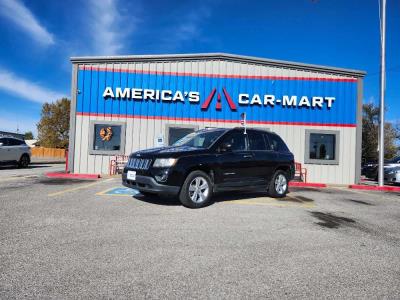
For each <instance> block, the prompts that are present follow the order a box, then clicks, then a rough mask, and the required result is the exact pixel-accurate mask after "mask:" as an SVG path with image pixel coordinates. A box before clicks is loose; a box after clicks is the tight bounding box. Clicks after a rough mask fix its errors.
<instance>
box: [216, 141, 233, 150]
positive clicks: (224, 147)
mask: <svg viewBox="0 0 400 300" xmlns="http://www.w3.org/2000/svg"><path fill="white" fill-rule="evenodd" d="M219 151H220V152H231V151H232V144H231V143H229V142H226V143H222V145H221V146H220V147H219Z"/></svg>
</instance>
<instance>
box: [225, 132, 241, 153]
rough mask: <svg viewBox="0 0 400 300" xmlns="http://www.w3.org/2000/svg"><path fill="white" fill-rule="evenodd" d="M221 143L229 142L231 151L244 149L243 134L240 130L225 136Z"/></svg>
mask: <svg viewBox="0 0 400 300" xmlns="http://www.w3.org/2000/svg"><path fill="white" fill-rule="evenodd" d="M222 143H230V144H231V145H232V147H231V149H232V151H242V150H246V141H245V135H244V134H243V133H242V132H234V133H231V134H229V135H228V136H227V137H225V138H224V139H223V141H222Z"/></svg>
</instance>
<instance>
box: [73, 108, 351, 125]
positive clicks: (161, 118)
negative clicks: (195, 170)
mask: <svg viewBox="0 0 400 300" xmlns="http://www.w3.org/2000/svg"><path fill="white" fill-rule="evenodd" d="M76 115H77V116H86V117H104V118H111V117H113V118H127V119H147V120H164V121H169V120H171V121H188V122H199V121H201V122H214V123H218V122H219V123H238V124H239V123H240V120H218V119H207V118H175V117H164V116H141V115H125V114H98V113H86V112H77V113H76ZM246 123H247V124H271V125H302V126H325V127H357V125H356V124H335V123H312V122H274V121H249V120H246Z"/></svg>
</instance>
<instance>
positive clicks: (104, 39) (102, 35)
mask: <svg viewBox="0 0 400 300" xmlns="http://www.w3.org/2000/svg"><path fill="white" fill-rule="evenodd" d="M89 3H90V7H89V9H90V14H91V17H90V18H89V19H90V20H91V21H90V24H89V25H90V35H91V39H92V48H93V51H94V52H95V54H96V55H116V54H120V53H121V51H122V50H123V49H124V45H125V44H126V42H125V38H126V37H127V36H128V35H129V34H131V33H132V31H133V29H134V27H135V25H136V23H137V19H136V18H135V17H132V16H130V17H129V18H128V16H127V15H125V12H124V11H122V10H119V9H118V8H119V7H123V5H118V0H91V1H90V2H89Z"/></svg>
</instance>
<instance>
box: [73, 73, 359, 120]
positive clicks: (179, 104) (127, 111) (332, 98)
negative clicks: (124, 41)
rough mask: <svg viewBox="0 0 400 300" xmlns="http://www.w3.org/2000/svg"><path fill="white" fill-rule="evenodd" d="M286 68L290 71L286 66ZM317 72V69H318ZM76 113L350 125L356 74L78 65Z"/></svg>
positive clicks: (174, 118)
mask: <svg viewBox="0 0 400 300" xmlns="http://www.w3.org/2000/svg"><path fill="white" fill-rule="evenodd" d="M288 72H289V71H288ZM318 76H321V75H318ZM77 88H78V89H79V90H81V91H82V93H81V94H79V95H77V113H78V115H79V114H81V115H93V116H95V115H99V116H107V117H114V116H115V117H122V118H149V119H158V120H174V121H192V120H193V121H196V122H198V121H202V120H203V121H205V122H210V121H211V122H231V123H236V122H239V121H240V115H241V114H242V113H246V121H247V123H248V124H294V125H302V124H303V125H327V126H350V127H355V125H356V123H357V118H356V112H357V79H356V78H345V77H343V78H329V77H324V78H321V77H317V75H315V77H310V78H306V77H304V78H302V77H288V76H286V77H285V76H282V77H278V76H275V77H274V76H264V77H263V76H250V75H249V76H240V75H218V74H208V75H204V76H203V75H201V74H198V75H196V74H189V73H187V74H186V73H163V72H157V73H154V72H153V73H151V72H149V73H146V72H143V71H141V72H139V71H138V72H137V73H136V72H135V71H133V70H119V69H117V70H113V69H100V68H99V69H96V68H94V67H91V68H90V70H87V69H84V68H83V69H80V70H79V74H78V86H77Z"/></svg>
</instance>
